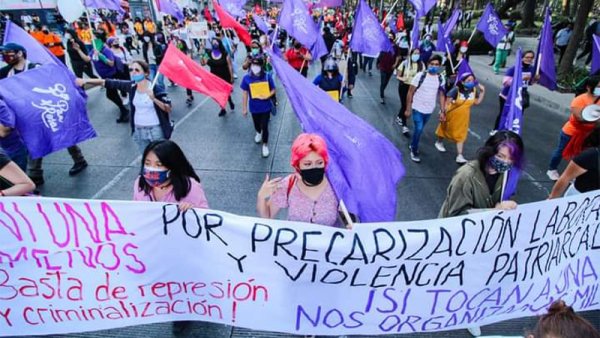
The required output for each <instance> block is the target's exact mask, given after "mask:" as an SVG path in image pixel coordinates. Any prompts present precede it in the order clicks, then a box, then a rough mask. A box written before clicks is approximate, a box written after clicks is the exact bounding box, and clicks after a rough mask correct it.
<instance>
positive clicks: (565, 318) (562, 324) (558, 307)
mask: <svg viewBox="0 0 600 338" xmlns="http://www.w3.org/2000/svg"><path fill="white" fill-rule="evenodd" d="M531 334H532V335H533V336H534V337H535V338H546V337H555V338H582V337H585V338H600V333H599V332H598V331H597V330H596V329H595V328H594V326H593V325H592V324H591V323H590V322H588V321H587V320H585V319H584V318H582V317H581V316H579V315H577V314H576V313H575V311H574V310H573V308H572V307H570V306H567V304H565V302H564V301H562V300H557V301H555V302H554V303H552V305H550V308H548V313H546V314H545V315H543V316H541V317H540V320H539V321H538V323H537V325H536V326H535V329H534V331H533V332H531Z"/></svg>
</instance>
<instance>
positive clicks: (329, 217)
mask: <svg viewBox="0 0 600 338" xmlns="http://www.w3.org/2000/svg"><path fill="white" fill-rule="evenodd" d="M328 161H329V154H328V152H327V144H326V143H325V140H323V138H321V137H320V136H319V135H316V134H300V135H299V136H298V137H297V138H296V140H295V141H294V143H293V144H292V158H291V165H292V167H293V168H294V171H295V173H293V174H291V175H289V176H287V177H279V178H275V179H269V175H267V177H266V179H265V181H264V182H263V185H262V186H261V188H260V190H259V191H258V196H257V201H256V209H257V211H258V214H259V215H260V216H261V217H264V218H275V217H276V216H277V213H278V212H279V210H280V209H283V208H287V209H288V212H287V219H288V220H289V221H297V222H308V223H316V224H321V225H326V226H336V227H339V226H341V223H340V222H338V207H339V201H338V199H337V197H336V195H335V192H334V191H333V188H332V187H331V184H330V183H329V180H328V179H327V177H326V176H325V171H326V170H327V164H328Z"/></svg>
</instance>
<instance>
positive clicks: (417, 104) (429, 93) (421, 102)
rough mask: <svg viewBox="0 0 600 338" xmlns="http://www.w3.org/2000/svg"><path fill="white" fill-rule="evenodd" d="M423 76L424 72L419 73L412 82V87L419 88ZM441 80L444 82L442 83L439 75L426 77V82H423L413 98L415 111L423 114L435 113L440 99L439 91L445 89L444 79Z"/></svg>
mask: <svg viewBox="0 0 600 338" xmlns="http://www.w3.org/2000/svg"><path fill="white" fill-rule="evenodd" d="M422 75H423V72H419V73H417V75H415V77H413V79H412V81H411V82H410V85H411V86H414V87H415V88H417V87H418V86H419V81H420V80H421V76H422ZM441 78H442V82H441V83H440V76H439V75H438V74H435V75H431V74H427V75H426V76H425V80H423V83H422V84H421V87H419V89H417V91H416V92H415V95H414V96H413V100H412V108H413V109H414V110H418V111H419V112H420V113H422V114H431V113H433V110H434V109H435V103H436V102H437V98H438V91H439V90H440V87H442V88H443V86H444V78H443V77H441Z"/></svg>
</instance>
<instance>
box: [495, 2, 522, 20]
mask: <svg viewBox="0 0 600 338" xmlns="http://www.w3.org/2000/svg"><path fill="white" fill-rule="evenodd" d="M521 2H523V0H506V1H505V2H504V3H503V4H502V6H500V8H499V9H498V11H497V12H498V15H499V16H500V18H502V19H505V18H507V17H508V15H507V14H508V10H509V9H511V8H512V7H515V6H516V5H518V4H520V3H521Z"/></svg>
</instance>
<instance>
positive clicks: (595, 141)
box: [548, 111, 600, 199]
mask: <svg viewBox="0 0 600 338" xmlns="http://www.w3.org/2000/svg"><path fill="white" fill-rule="evenodd" d="M596 115H597V116H599V117H600V111H596ZM599 146H600V126H597V127H596V128H595V129H594V130H593V131H592V132H591V133H590V135H589V136H588V137H587V138H586V140H585V142H584V144H583V148H584V149H585V150H584V151H582V152H581V153H580V154H579V155H577V156H575V157H574V158H573V159H572V160H571V161H570V162H569V164H568V165H567V168H566V169H565V171H564V172H563V173H562V175H560V178H559V179H558V181H556V183H555V184H554V187H553V188H552V191H551V192H550V196H548V198H549V199H552V198H559V197H562V196H563V194H564V196H571V195H575V194H582V193H585V192H588V191H592V190H597V189H600V148H599ZM565 191H566V192H565Z"/></svg>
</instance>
